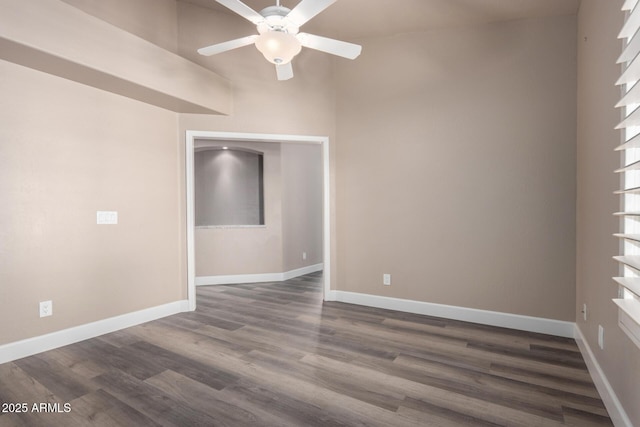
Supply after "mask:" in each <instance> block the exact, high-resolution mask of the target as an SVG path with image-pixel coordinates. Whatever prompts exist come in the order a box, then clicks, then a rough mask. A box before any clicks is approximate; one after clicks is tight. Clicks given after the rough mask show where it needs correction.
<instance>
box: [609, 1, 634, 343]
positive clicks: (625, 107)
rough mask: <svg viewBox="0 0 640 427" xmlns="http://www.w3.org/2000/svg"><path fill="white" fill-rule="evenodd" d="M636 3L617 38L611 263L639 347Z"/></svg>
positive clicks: (622, 318) (630, 4)
mask: <svg viewBox="0 0 640 427" xmlns="http://www.w3.org/2000/svg"><path fill="white" fill-rule="evenodd" d="M637 5H638V0H626V1H625V3H624V5H623V7H622V10H623V11H624V12H625V14H626V20H625V23H624V25H623V27H622V29H621V30H620V34H619V36H618V37H619V38H621V39H624V48H623V51H622V54H621V55H620V57H619V59H618V63H619V64H622V73H621V75H620V78H619V79H618V81H617V82H616V84H617V85H618V86H620V87H621V88H622V90H621V93H622V94H623V95H622V97H621V99H620V102H618V104H616V107H617V108H620V109H621V111H622V116H623V119H622V121H621V122H620V124H618V126H616V129H620V130H621V131H622V135H623V140H624V142H623V143H622V144H621V145H620V146H618V147H616V150H617V151H620V152H621V156H620V162H621V167H620V168H619V169H617V170H616V171H615V172H616V173H618V174H620V176H621V179H620V182H621V189H620V190H618V191H616V192H615V193H616V194H618V195H619V196H620V198H621V203H620V205H621V206H622V207H623V210H622V212H617V213H616V214H615V215H618V216H619V217H620V218H621V220H620V228H621V232H620V233H616V234H615V236H616V237H618V238H620V239H621V241H622V244H621V245H620V247H621V250H622V254H621V255H620V256H615V257H614V259H615V260H616V261H618V262H619V263H620V265H621V268H620V272H621V277H614V278H613V279H614V281H615V283H616V284H618V286H619V288H620V292H619V298H616V299H614V300H613V301H614V303H615V304H616V305H617V306H618V324H619V325H620V327H621V328H622V330H623V331H624V332H625V333H626V334H627V335H628V336H629V338H631V339H632V340H633V341H634V342H635V343H636V344H637V345H638V346H639V347H640V108H638V107H639V106H640V84H636V83H638V81H640V55H638V54H639V53H640V32H639V31H638V29H640V7H636V6H637Z"/></svg>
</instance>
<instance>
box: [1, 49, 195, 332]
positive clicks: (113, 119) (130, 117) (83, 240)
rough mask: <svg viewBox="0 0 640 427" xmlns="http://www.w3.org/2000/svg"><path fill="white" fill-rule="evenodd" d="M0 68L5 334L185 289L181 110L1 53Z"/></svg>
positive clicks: (105, 313) (100, 314) (154, 301)
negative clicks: (47, 312) (108, 215)
mask: <svg viewBox="0 0 640 427" xmlns="http://www.w3.org/2000/svg"><path fill="white" fill-rule="evenodd" d="M0 75H1V76H2V78H0V93H1V94H2V96H1V97H0V117H2V126H0V204H1V205H2V206H3V207H4V208H3V209H0V242H1V243H0V324H1V325H4V326H3V327H2V328H0V344H4V343H8V342H13V341H17V340H20V339H25V338H29V337H33V336H37V335H42V334H45V333H48V332H52V331H56V330H61V329H65V328H69V327H72V326H77V325H81V324H85V323H89V322H92V321H96V320H100V319H105V318H109V317H113V316H116V315H120V314H125V313H129V312H132V311H136V310H140V309H144V308H148V307H153V306H157V305H160V304H164V303H169V302H173V301H177V300H180V299H182V298H184V292H183V288H184V287H185V286H186V285H185V284H184V280H183V277H182V276H183V273H182V270H181V268H182V266H181V265H180V263H179V261H178V259H179V256H180V253H179V243H180V241H179V233H180V231H179V230H180V229H181V228H183V225H182V224H181V223H180V222H179V215H178V214H179V212H178V209H179V203H178V202H179V194H180V193H179V190H180V189H179V188H178V171H179V165H178V157H177V142H176V132H177V115H176V114H175V113H171V112H168V111H167V110H163V109H160V108H157V107H152V106H149V105H147V104H143V103H140V102H138V101H133V100H130V99H127V98H123V97H120V96H118V95H114V94H111V93H108V92H104V91H100V90H96V89H93V88H90V87H88V86H84V85H80V84H77V83H74V82H71V81H68V80H64V79H61V78H58V77H54V76H51V75H48V74H44V73H41V72H38V71H34V70H31V69H28V68H24V67H21V66H18V65H14V64H11V63H8V62H4V61H0ZM98 210H114V211H118V215H119V224H118V225H109V226H105V225H102V226H98V225H96V211H98ZM44 300H52V301H53V316H51V317H46V318H39V316H38V306H39V302H40V301H44Z"/></svg>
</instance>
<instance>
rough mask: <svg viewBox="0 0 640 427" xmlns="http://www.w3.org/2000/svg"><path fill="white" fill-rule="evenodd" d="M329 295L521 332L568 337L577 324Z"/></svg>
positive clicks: (364, 296) (339, 293) (362, 296)
mask: <svg viewBox="0 0 640 427" xmlns="http://www.w3.org/2000/svg"><path fill="white" fill-rule="evenodd" d="M328 297H329V298H331V299H329V298H326V300H327V301H340V302H346V303H350V304H357V305H365V306H368V307H378V308H385V309H388V310H397V311H404V312H407V313H415V314H424V315H427V316H435V317H443V318H445V319H453V320H462V321H465V322H472V323H480V324H483V325H491V326H500V327H503V328H510V329H518V330H521V331H529V332H538V333H542V334H549V335H555V336H560V337H566V338H573V337H574V326H575V323H573V322H565V321H562V320H553V319H545V318H541V317H530V316H522V315H518V314H510V313H501V312H497V311H488V310H478V309H474V308H466V307H457V306H452V305H444V304H435V303H430V302H423V301H414V300H407V299H400V298H391V297H383V296H379V295H369V294H361V293H355V292H345V291H331V295H328Z"/></svg>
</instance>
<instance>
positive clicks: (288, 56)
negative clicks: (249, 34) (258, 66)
mask: <svg viewBox="0 0 640 427" xmlns="http://www.w3.org/2000/svg"><path fill="white" fill-rule="evenodd" d="M255 44H256V48H257V49H258V50H259V51H260V53H262V54H263V55H264V57H265V58H266V60H267V61H269V62H271V63H272V64H276V65H282V64H287V63H289V62H290V61H291V60H292V59H293V57H294V56H296V55H297V54H298V53H300V50H302V44H300V41H299V40H298V39H297V38H296V36H294V35H293V34H288V33H285V32H283V31H267V32H264V33H262V34H260V36H258V38H257V39H256V41H255Z"/></svg>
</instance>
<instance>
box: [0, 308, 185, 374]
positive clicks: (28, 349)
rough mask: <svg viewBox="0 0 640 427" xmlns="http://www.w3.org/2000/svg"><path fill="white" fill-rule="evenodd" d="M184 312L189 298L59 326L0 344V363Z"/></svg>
mask: <svg viewBox="0 0 640 427" xmlns="http://www.w3.org/2000/svg"><path fill="white" fill-rule="evenodd" d="M185 311H189V301H187V300H182V301H175V302H171V303H168V304H163V305H159V306H156V307H151V308H146V309H144V310H140V311H134V312H133V313H127V314H123V315H120V316H116V317H110V318H108V319H104V320H99V321H97V322H92V323H87V324H85V325H80V326H75V327H73V328H69V329H63V330H61V331H57V332H52V333H50V334H46V335H41V336H38V337H33V338H28V339H26V340H22V341H16V342H12V343H9V344H4V345H0V364H1V363H6V362H11V361H12V360H17V359H21V358H23V357H27V356H31V355H34V354H37V353H42V352H43V351H47V350H52V349H54V348H58V347H63V346H65V345H69V344H73V343H76V342H78V341H83V340H86V339H89V338H95V337H97V336H100V335H103V334H107V333H109V332H114V331H117V330H120V329H124V328H129V327H131V326H135V325H139V324H141V323H145V322H149V321H151V320H156V319H160V318H162V317H166V316H171V315H172V314H176V313H181V312H185Z"/></svg>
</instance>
